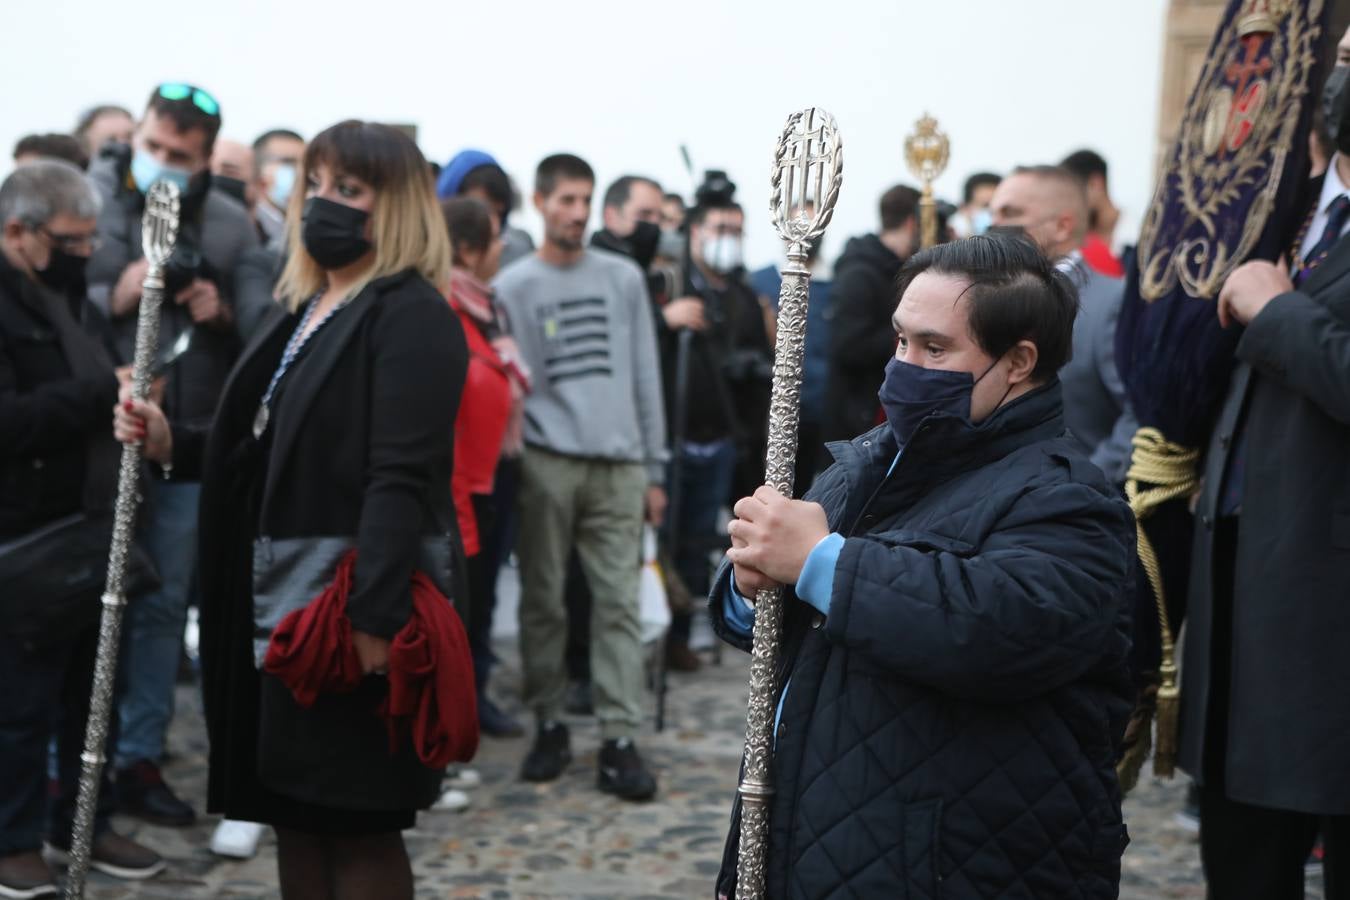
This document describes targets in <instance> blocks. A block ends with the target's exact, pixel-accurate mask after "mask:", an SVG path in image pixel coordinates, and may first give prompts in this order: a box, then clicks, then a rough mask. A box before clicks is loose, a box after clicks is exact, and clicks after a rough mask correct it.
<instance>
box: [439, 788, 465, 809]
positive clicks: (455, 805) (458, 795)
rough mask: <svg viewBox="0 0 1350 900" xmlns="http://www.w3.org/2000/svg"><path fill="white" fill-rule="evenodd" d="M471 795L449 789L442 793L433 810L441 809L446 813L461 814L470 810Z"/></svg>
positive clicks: (455, 789)
mask: <svg viewBox="0 0 1350 900" xmlns="http://www.w3.org/2000/svg"><path fill="white" fill-rule="evenodd" d="M470 802H472V801H470V799H469V795H468V794H466V793H464V792H463V791H461V790H458V789H457V788H449V789H447V790H445V791H444V792H442V793H441V797H440V799H439V800H437V801H436V802H435V803H433V804H431V808H432V809H439V810H443V811H445V812H461V811H463V810H466V809H468V808H469V803H470Z"/></svg>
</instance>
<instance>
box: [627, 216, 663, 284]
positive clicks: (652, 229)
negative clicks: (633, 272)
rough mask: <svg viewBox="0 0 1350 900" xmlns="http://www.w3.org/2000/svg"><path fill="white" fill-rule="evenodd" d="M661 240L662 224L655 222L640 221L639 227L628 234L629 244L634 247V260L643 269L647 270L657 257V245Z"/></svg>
mask: <svg viewBox="0 0 1350 900" xmlns="http://www.w3.org/2000/svg"><path fill="white" fill-rule="evenodd" d="M660 242H661V226H660V225H657V224H655V223H653V222H638V223H637V228H635V229H633V233H632V234H630V235H629V236H628V246H629V247H631V248H632V249H633V261H634V262H636V263H637V264H638V266H639V267H640V268H641V269H642V271H644V272H645V271H647V269H648V268H649V267H650V266H651V264H652V260H653V259H655V258H656V245H657V244H659V243H660Z"/></svg>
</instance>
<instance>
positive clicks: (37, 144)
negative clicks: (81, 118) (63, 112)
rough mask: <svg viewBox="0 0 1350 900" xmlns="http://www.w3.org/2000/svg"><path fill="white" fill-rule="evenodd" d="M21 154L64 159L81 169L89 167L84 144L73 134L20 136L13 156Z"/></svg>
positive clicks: (54, 133) (17, 156)
mask: <svg viewBox="0 0 1350 900" xmlns="http://www.w3.org/2000/svg"><path fill="white" fill-rule="evenodd" d="M21 156H40V157H42V158H43V159H64V160H65V161H66V162H68V163H74V164H75V165H77V166H79V167H80V168H81V169H87V168H89V154H87V153H85V152H84V145H83V144H81V143H80V142H79V140H78V139H77V138H75V137H74V136H72V135H69V134H61V133H59V132H52V133H51V134H30V135H28V136H26V137H22V138H20V139H19V142H18V143H17V144H15V145H14V158H15V159H18V158H19V157H21Z"/></svg>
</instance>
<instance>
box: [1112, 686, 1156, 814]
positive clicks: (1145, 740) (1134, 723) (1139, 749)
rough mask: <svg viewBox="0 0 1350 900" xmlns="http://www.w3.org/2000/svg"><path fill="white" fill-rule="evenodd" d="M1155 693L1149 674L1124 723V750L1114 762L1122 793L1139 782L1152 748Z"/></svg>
mask: <svg viewBox="0 0 1350 900" xmlns="http://www.w3.org/2000/svg"><path fill="white" fill-rule="evenodd" d="M1157 693H1158V685H1157V684H1156V683H1155V682H1154V681H1153V677H1152V675H1150V678H1149V684H1148V685H1147V686H1146V687H1145V688H1144V690H1143V692H1142V693H1141V694H1140V695H1139V699H1138V701H1137V702H1136V703H1135V707H1134V711H1133V712H1132V713H1130V720H1129V722H1127V723H1126V724H1125V741H1124V746H1125V751H1124V753H1122V754H1121V757H1120V762H1119V763H1117V764H1116V778H1117V779H1119V781H1120V792H1121V793H1122V794H1128V793H1129V792H1130V791H1132V790H1134V786H1135V785H1136V784H1138V783H1139V772H1140V770H1142V769H1143V768H1144V760H1146V759H1148V752H1149V750H1151V749H1152V748H1153V706H1154V698H1155V697H1156V696H1157Z"/></svg>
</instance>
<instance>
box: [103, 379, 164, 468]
mask: <svg viewBox="0 0 1350 900" xmlns="http://www.w3.org/2000/svg"><path fill="white" fill-rule="evenodd" d="M113 437H115V438H117V440H119V441H121V442H122V443H123V444H140V445H141V455H142V456H144V457H145V458H146V459H148V460H152V461H153V462H157V463H159V464H160V465H168V464H169V463H171V462H173V432H172V431H170V430H169V420H168V419H166V418H164V411H163V410H161V409H160V408H159V406H158V405H157V404H155V403H153V402H151V401H149V400H133V399H132V398H131V391H130V389H129V388H127V389H125V390H124V391H123V394H122V397H121V398H120V399H119V401H118V403H117V405H116V406H114V407H113Z"/></svg>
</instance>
